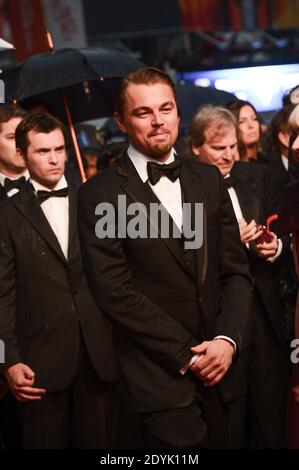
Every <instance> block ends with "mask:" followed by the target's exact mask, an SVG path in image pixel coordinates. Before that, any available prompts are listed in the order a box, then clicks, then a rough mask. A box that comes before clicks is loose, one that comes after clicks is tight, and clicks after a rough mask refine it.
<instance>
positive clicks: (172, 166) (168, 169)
mask: <svg viewBox="0 0 299 470" xmlns="http://www.w3.org/2000/svg"><path fill="white" fill-rule="evenodd" d="M181 166H182V162H181V160H175V161H174V162H172V163H169V164H168V165H165V164H162V165H161V164H159V163H155V162H147V174H148V179H149V181H150V183H151V184H152V185H155V184H157V183H158V181H159V179H160V178H161V176H167V178H168V179H170V180H171V181H175V180H176V179H177V178H178V177H179V176H180V173H181Z"/></svg>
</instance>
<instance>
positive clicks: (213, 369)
mask: <svg viewBox="0 0 299 470" xmlns="http://www.w3.org/2000/svg"><path fill="white" fill-rule="evenodd" d="M220 369H222V367H221V366H219V365H217V366H215V365H214V366H213V365H209V366H207V367H205V368H204V369H201V370H200V375H201V376H202V378H203V379H204V380H209V376H210V375H211V374H212V375H213V376H216V375H217V374H218V373H219V372H220Z"/></svg>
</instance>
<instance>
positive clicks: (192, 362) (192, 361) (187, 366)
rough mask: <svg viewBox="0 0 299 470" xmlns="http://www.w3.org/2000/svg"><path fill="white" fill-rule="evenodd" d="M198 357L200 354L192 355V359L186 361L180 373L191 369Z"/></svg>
mask: <svg viewBox="0 0 299 470" xmlns="http://www.w3.org/2000/svg"><path fill="white" fill-rule="evenodd" d="M198 357H199V354H194V356H192V357H191V359H190V360H189V361H188V362H186V364H184V365H183V367H181V369H180V374H181V375H185V374H186V372H187V371H188V370H189V369H190V367H192V366H193V364H194V362H195V361H196V359H197V358H198Z"/></svg>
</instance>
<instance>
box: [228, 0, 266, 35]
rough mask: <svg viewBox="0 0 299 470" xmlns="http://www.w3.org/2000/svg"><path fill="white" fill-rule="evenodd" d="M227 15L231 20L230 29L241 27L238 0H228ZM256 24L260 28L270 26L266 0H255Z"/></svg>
mask: <svg viewBox="0 0 299 470" xmlns="http://www.w3.org/2000/svg"><path fill="white" fill-rule="evenodd" d="M228 9H229V16H230V21H231V29H237V30H239V29H243V24H242V16H241V8H240V1H238V0H228ZM256 12H257V23H258V24H257V26H258V28H261V29H268V28H270V27H271V22H270V12H269V5H268V1H267V0H259V1H256Z"/></svg>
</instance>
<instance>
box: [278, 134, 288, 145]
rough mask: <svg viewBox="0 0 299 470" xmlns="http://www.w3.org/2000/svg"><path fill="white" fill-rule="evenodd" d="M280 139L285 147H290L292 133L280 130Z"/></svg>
mask: <svg viewBox="0 0 299 470" xmlns="http://www.w3.org/2000/svg"><path fill="white" fill-rule="evenodd" d="M278 140H279V142H280V143H281V145H283V146H284V147H286V148H288V147H289V143H290V134H289V132H283V131H280V132H278Z"/></svg>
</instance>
